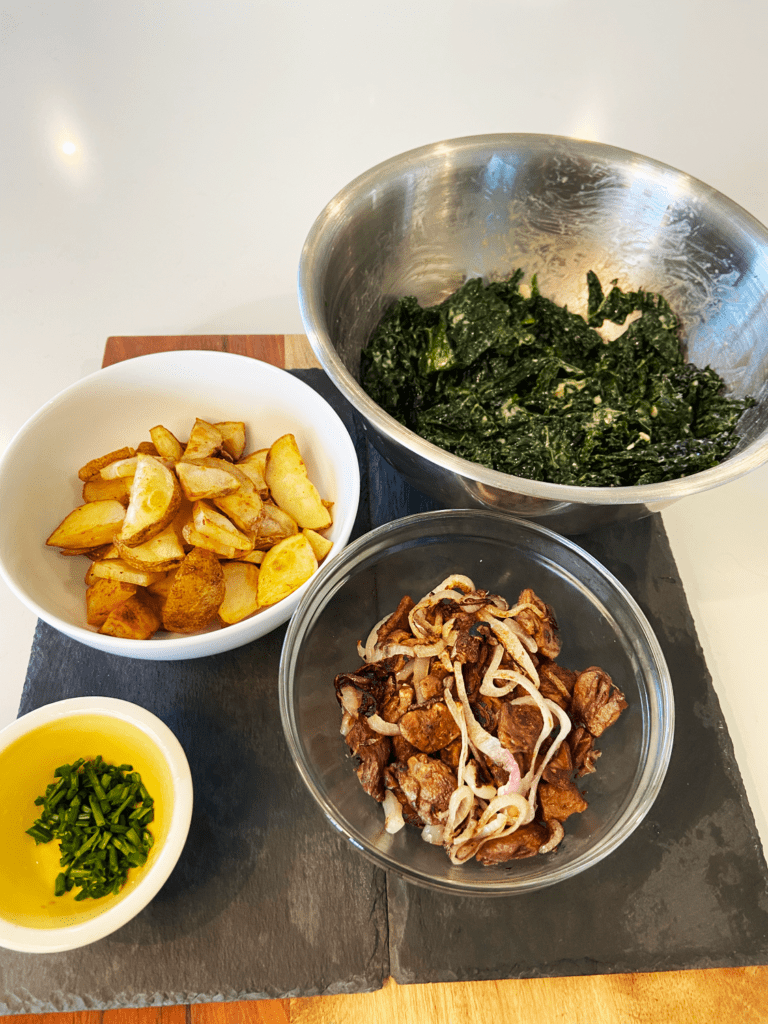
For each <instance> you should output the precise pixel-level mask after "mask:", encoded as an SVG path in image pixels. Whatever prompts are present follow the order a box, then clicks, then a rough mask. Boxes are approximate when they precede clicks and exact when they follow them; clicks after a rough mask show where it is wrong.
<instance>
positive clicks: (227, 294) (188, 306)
mask: <svg viewBox="0 0 768 1024" xmlns="http://www.w3.org/2000/svg"><path fill="white" fill-rule="evenodd" d="M767 33H768V5H766V4H765V3H764V2H763V0H731V2H730V3H729V4H728V5H726V4H715V3H711V2H707V0H704V2H702V0H646V2H645V4H643V5H640V6H638V5H637V4H630V3H616V0H476V2H474V3H472V2H468V0H466V2H463V3H461V2H451V0H421V2H420V0H408V2H404V0H388V2H387V3H380V2H378V3H372V2H367V0H356V2H354V3H351V2H346V0H325V2H323V3H314V2H311V0H305V2H300V0H260V2H241V0H218V2H214V0H162V2H161V3H156V2H153V0H119V2H118V0H67V2H66V3H62V2H61V0H49V2H41V0H3V4H2V9H0V266H1V268H2V269H1V270H0V289H1V292H0V343H1V344H2V355H3V359H2V371H3V376H2V401H1V402H0V450H2V449H4V448H5V446H6V445H7V443H8V441H9V440H10V439H11V437H12V436H13V435H14V434H15V432H16V431H17V430H18V428H19V427H20V426H21V425H22V424H23V423H24V421H25V420H26V419H27V418H28V417H29V416H30V415H32V413H34V412H35V410H36V409H37V408H38V407H39V406H40V405H42V404H43V402H45V401H46V400H47V399H49V398H51V397H52V396H53V395H55V394H56V393H57V392H59V391H60V390H61V389H62V388H64V387H65V386H66V385H68V384H70V383H72V382H73V381H75V380H77V379H78V378H80V377H81V376H84V375H85V374H87V373H90V372H92V371H94V370H96V369H98V367H99V366H100V363H101V358H102V354H103V351H104V343H105V341H106V338H107V337H108V336H109V335H112V334H116V335H132V334H136V335H141V334H201V333H248V334H265V333H280V334H282V333H302V332H303V325H302V322H301V318H300V316H299V309H298V304H297V299H296V270H297V265H298V259H299V253H300V250H301V246H302V243H303V241H304V238H305V236H306V234H307V231H308V230H309V227H310V226H311V224H312V222H313V220H314V218H315V217H316V216H317V214H318V213H319V212H320V210H321V209H322V208H323V206H324V205H325V204H326V202H327V201H328V200H329V199H330V198H331V197H332V196H333V195H334V194H335V193H336V192H337V191H338V190H339V189H340V188H341V187H342V186H343V185H345V184H346V183H347V182H348V181H350V180H351V179H352V178H353V177H355V176H356V175H357V174H358V173H360V172H362V171H364V170H366V169H367V168H368V167H370V166H373V165H374V164H376V163H378V162H379V161H381V160H383V159H386V158H387V157H389V156H392V155H394V154H396V153H399V152H402V151H404V150H407V149H410V148H412V147H414V146H419V145H422V144H426V143H428V142H434V141H438V140H440V139H446V138H452V137H456V136H462V135H473V134H481V133H486V132H508V131H520V132H542V133H553V134H561V135H574V136H579V137H582V138H589V139H592V140H595V141H599V142H605V143H609V144H612V145H616V146H621V147H623V148H626V149H630V150H634V151H635V152H638V153H642V154H644V155H646V156H649V157H653V158H655V159H657V160H661V161H663V162H665V163H668V164H671V165H672V166H674V167H677V168H680V169H681V170H684V171H687V172H688V173H689V174H692V175H694V176H695V177H697V178H700V179H702V180H704V181H706V182H707V183H708V184H710V185H712V186H714V187H715V188H717V189H719V190H720V191H721V192H724V193H725V194H726V195H728V196H729V197H730V198H731V199H733V200H735V201H736V202H737V203H740V204H741V205H742V206H743V207H745V208H746V209H747V210H748V211H749V212H750V213H751V214H753V215H754V216H755V217H757V219H758V220H760V221H762V222H763V223H768V132H767V131H766V129H765V117H764V112H765V109H766V102H765V101H766V98H768V96H767V93H768V85H767V84H766V83H767V82H768V79H767V78H766V74H765V69H764V64H765V47H764V44H765V39H766V35H767ZM68 143H69V144H71V145H70V146H67V145H66V144H68ZM72 146H74V151H73V152H66V151H65V150H66V149H71V148H72ZM766 499H768V469H765V470H760V471H757V472H755V473H753V474H752V475H750V476H748V477H746V478H744V479H742V480H741V481H738V482H736V483H733V484H730V485H727V486H726V487H722V488H720V489H718V490H715V491H711V492H709V493H707V494H703V495H701V496H699V497H695V498H689V499H686V500H685V501H683V502H682V503H680V504H678V505H675V506H674V507H673V508H672V509H670V510H668V511H666V512H665V513H664V514H663V515H664V522H665V525H666V528H667V530H668V532H669V536H670V540H671V543H672V547H673V551H674V554H675V558H676V560H677V564H678V567H679V569H680V572H681V575H682V578H683V581H684V584H685V589H686V592H687V595H688V599H689V602H690V605H691V610H692V612H693V616H694V619H695V622H696V626H697V629H698V633H699V638H700V641H701V644H702V647H703V650H704V653H705V656H706V659H707V663H708V665H709V668H710V671H711V673H712V676H713V680H714V686H715V689H716V692H717V694H718V697H719V699H720V702H721V704H722V707H723V712H724V715H725V720H726V723H727V726H728V730H729V733H730V735H731V738H732V740H733V745H734V749H735V754H736V758H737V760H738V764H739V766H740V768H741V772H742V775H743V778H744V783H745V786H746V790H747V794H748V797H749V800H750V804H751V807H752V811H753V813H754V816H755V819H756V822H757V827H758V829H759V831H760V835H761V838H762V841H763V845H764V847H766V846H767V845H768V844H767V840H768V796H767V795H766V790H767V789H768V767H766V765H767V764H768V762H767V761H766V756H765V734H766V731H768V711H766V707H767V703H766V699H765V691H766V688H767V687H768V681H767V680H766V675H767V672H766V666H768V627H767V626H766V619H767V618H768V544H767V543H766V527H765V512H764V509H765V506H766ZM1 514H2V510H0V515H1ZM34 626H35V619H34V617H33V615H32V614H31V613H30V612H28V611H27V610H26V609H25V608H24V607H23V606H22V605H21V604H20V603H19V602H18V601H17V599H16V598H15V597H14V596H13V595H12V594H11V592H10V591H9V590H8V589H7V587H6V586H5V585H4V584H3V583H0V656H1V657H2V674H1V675H0V726H3V725H6V724H7V723H8V722H10V721H11V720H12V719H13V718H14V717H15V716H16V712H17V709H18V701H19V696H20V693H21V689H22V685H23V682H24V677H25V672H26V667H27V662H28V658H29V651H30V644H31V640H32V635H33V630H34ZM701 781H702V785H706V779H702V780H701Z"/></svg>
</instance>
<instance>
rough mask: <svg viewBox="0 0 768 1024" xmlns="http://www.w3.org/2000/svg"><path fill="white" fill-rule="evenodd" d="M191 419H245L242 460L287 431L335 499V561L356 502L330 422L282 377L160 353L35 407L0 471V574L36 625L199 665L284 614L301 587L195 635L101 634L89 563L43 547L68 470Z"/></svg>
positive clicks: (252, 366) (349, 458)
mask: <svg viewBox="0 0 768 1024" xmlns="http://www.w3.org/2000/svg"><path fill="white" fill-rule="evenodd" d="M196 417H200V418H201V419H205V420H209V421H212V422H221V421H223V420H243V421H244V422H245V423H246V427H247V431H248V434H247V447H248V450H249V451H252V450H254V449H257V448H262V447H267V446H268V445H270V444H271V443H272V442H273V441H274V440H276V439H277V438H278V437H280V436H281V435H282V434H285V433H293V434H295V435H296V440H297V443H298V445H299V448H300V450H301V453H302V455H303V457H304V460H305V462H306V464H307V468H308V471H309V475H310V478H311V479H312V481H313V482H314V483H315V485H316V486H317V488H318V490H319V491H320V494H321V496H322V497H323V498H325V499H327V500H330V501H333V502H334V506H333V513H334V522H333V526H332V527H331V528H330V530H329V531H328V533H327V536H328V537H329V539H330V540H332V541H333V548H332V550H331V552H330V554H329V555H328V556H327V558H326V560H325V561H328V560H330V559H333V558H334V557H335V556H336V555H337V554H338V553H339V552H340V551H341V549H342V548H343V547H344V545H345V543H346V542H347V540H348V539H349V535H350V533H351V530H352V526H353V524H354V521H355V515H356V512H357V505H358V499H359V493H360V475H359V469H358V464H357V457H356V455H355V449H354V445H353V444H352V440H351V438H350V436H349V433H348V431H347V430H346V428H345V426H344V424H343V423H342V421H341V419H340V418H339V416H338V415H337V414H336V412H335V411H334V410H333V409H332V408H331V406H330V405H329V404H328V403H327V402H326V401H325V400H324V399H323V398H322V397H321V396H320V395H318V394H317V392H316V391H314V390H313V389H312V388H311V387H309V386H308V385H307V384H305V383H304V382H303V381H301V380H299V379H298V378H297V377H295V376H294V375H292V374H290V373H288V372H287V371H285V370H280V369H278V368H277V367H274V366H271V365H270V364H268V363H263V362H261V361H259V360H257V359H250V358H248V357H246V356H239V355H232V354H229V353H223V352H204V351H189V352H163V353H158V354H156V355H148V356H140V357H138V358H136V359H129V360H126V361H125V362H121V363H117V364H115V365H113V366H109V367H107V368H106V369H103V370H99V371H97V372H96V373H94V374H91V375H90V376H88V377H85V378H83V380H80V381H78V382H77V383H76V384H73V385H71V386H70V387H69V388H67V389H66V390H65V391H62V392H61V393H60V394H59V395H57V396H56V397H55V398H53V399H52V400H51V401H50V402H48V403H47V404H46V405H44V406H43V407H42V408H41V409H40V410H38V412H37V413H35V415H34V416H32V418H31V419H30V420H28V421H27V423H26V424H25V425H24V426H23V427H22V428H21V430H20V431H19V432H18V433H17V434H16V436H15V437H14V438H13V440H12V441H11V443H10V445H9V446H8V449H7V450H6V452H5V454H4V456H3V458H2V461H1V462H0V508H2V521H1V523H0V573H1V574H2V576H3V578H4V579H5V581H6V582H7V584H8V585H9V587H10V588H11V590H13V591H14V593H15V594H16V595H17V596H18V597H19V598H20V599H21V600H22V601H23V602H24V603H25V604H26V605H27V606H28V607H29V608H31V610H32V611H33V612H34V613H35V614H36V615H37V616H38V617H39V618H41V619H43V620H45V621H46V622H48V623H50V625H51V626H54V627H55V628H56V629H59V630H61V632H62V633H66V634H67V635H68V636H70V637H73V638H74V639H75V640H79V641H81V642H82V643H84V644H88V645H90V646H91V647H96V648H98V649H99V650H102V651H107V652H108V653H110V654H119V655H124V656H127V657H131V658H148V659H155V660H176V659H181V658H199V657H204V656H206V655H210V654H218V653H220V652H221V651H226V650H230V649H232V648H235V647H240V646H242V645H243V644H247V643H250V642H251V641H252V640H256V639H258V638H259V637H261V636H264V635H265V634H266V633H269V632H270V631H271V630H273V629H275V628H276V627H277V626H280V625H282V624H283V623H284V622H287V620H288V619H289V618H290V616H291V615H292V613H293V611H294V609H295V608H296V606H297V604H298V602H299V600H300V599H301V596H302V594H303V593H304V589H305V587H306V584H304V586H303V587H300V588H299V589H298V590H297V591H295V592H294V593H293V594H291V595H290V596H289V597H287V598H285V599H284V600H283V601H280V602H279V603H278V604H275V605H272V606H270V607H268V608H265V609H263V610H261V611H259V612H257V613H256V614H255V615H253V616H251V617H250V618H248V619H244V620H243V621H242V622H238V623H236V624H234V625H231V626H226V627H223V628H213V629H210V630H208V631H206V632H202V633H197V634H193V635H178V634H170V633H165V632H159V633H157V634H156V635H155V637H153V638H152V639H151V640H128V639H121V638H117V637H113V636H106V635H103V634H100V633H98V632H97V631H96V630H95V628H93V627H90V626H88V625H87V623H86V618H85V584H84V582H83V580H84V576H85V572H86V570H87V565H88V563H87V561H86V560H85V558H82V557H70V556H63V555H61V554H60V553H59V552H58V551H57V550H55V549H52V548H48V547H46V544H45V541H46V538H47V537H48V536H49V535H50V534H51V531H52V530H53V529H54V528H55V527H56V526H57V525H58V523H60V522H61V520H62V519H63V518H64V517H65V516H66V515H67V513H68V512H70V511H71V510H72V509H73V508H75V507H76V506H77V505H80V504H82V494H81V490H82V483H81V482H80V481H79V480H78V476H77V471H78V469H79V468H80V467H81V466H82V465H84V464H85V463H86V462H87V461H88V460H89V459H91V458H94V457H96V456H98V455H101V454H104V453H105V452H109V451H113V450H115V449H117V448H121V447H123V446H124V445H133V446H134V447H135V446H136V445H137V444H138V443H139V442H140V441H141V440H148V439H149V430H150V428H151V427H153V426H155V425H156V424H159V423H162V424H163V425H164V426H166V427H168V428H169V429H170V430H171V431H173V432H174V433H176V434H177V436H178V437H180V438H186V437H187V436H188V434H189V430H190V428H191V427H192V424H193V423H194V421H195V418H196Z"/></svg>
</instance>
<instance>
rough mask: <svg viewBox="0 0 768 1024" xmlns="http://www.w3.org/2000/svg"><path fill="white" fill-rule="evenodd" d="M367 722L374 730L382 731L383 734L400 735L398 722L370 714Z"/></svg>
mask: <svg viewBox="0 0 768 1024" xmlns="http://www.w3.org/2000/svg"><path fill="white" fill-rule="evenodd" d="M366 722H367V723H368V725H369V726H370V727H371V729H373V731H374V732H378V733H381V735H382V736H399V735H400V726H399V725H398V724H397V722H385V721H384V719H383V718H381V717H380V716H379V715H369V716H368V717H367V718H366Z"/></svg>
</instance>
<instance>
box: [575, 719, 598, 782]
mask: <svg viewBox="0 0 768 1024" xmlns="http://www.w3.org/2000/svg"><path fill="white" fill-rule="evenodd" d="M594 743H595V738H594V736H593V735H592V733H590V732H588V731H587V730H586V729H585V728H584V726H583V725H579V726H577V727H576V728H575V729H574V730H573V731H572V732H571V733H570V734H569V736H568V745H569V746H570V748H571V757H572V759H573V767H574V771H575V772H576V774H577V775H578V776H579V777H581V776H583V775H589V774H590V773H591V772H594V771H597V768H596V766H595V761H596V760H597V759H598V757H600V751H599V750H598V749H597V748H596V747H595V745H594Z"/></svg>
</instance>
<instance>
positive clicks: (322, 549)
mask: <svg viewBox="0 0 768 1024" xmlns="http://www.w3.org/2000/svg"><path fill="white" fill-rule="evenodd" d="M301 532H302V533H303V534H304V536H305V537H306V538H307V540H308V541H309V543H310V545H311V547H312V550H313V551H314V552H315V558H316V559H317V561H318V563H319V562H322V560H323V559H324V558H325V556H326V555H327V554H328V552H329V551H330V550H331V548H332V547H333V541H331V540H328V538H327V537H323V535H322V534H320V533H317V532H316V531H315V530H308V529H306V527H305V528H304V529H303V530H302V531H301Z"/></svg>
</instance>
